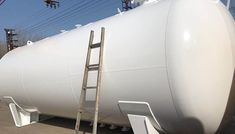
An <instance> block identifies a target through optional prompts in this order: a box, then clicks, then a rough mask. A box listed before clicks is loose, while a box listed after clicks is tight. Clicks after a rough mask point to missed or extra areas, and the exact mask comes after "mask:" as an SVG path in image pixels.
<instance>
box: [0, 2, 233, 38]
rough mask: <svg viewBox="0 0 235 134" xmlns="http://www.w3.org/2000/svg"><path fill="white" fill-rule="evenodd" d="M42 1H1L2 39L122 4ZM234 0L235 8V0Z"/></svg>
mask: <svg viewBox="0 0 235 134" xmlns="http://www.w3.org/2000/svg"><path fill="white" fill-rule="evenodd" d="M0 1H1V0H0ZM43 1H44V0H6V1H5V2H4V3H3V4H2V5H0V42H5V31H4V28H15V29H17V30H19V31H20V33H24V34H25V33H27V34H29V35H35V36H39V37H42V38H43V37H47V36H51V35H54V34H57V33H59V32H60V30H70V29H73V28H75V25H76V24H82V25H85V24H87V23H90V22H94V21H97V20H100V19H103V18H106V17H109V16H112V15H114V14H116V13H117V8H121V0H58V1H59V2H60V7H59V8H57V9H51V8H47V7H46V5H45V3H44V2H43ZM222 1H227V0H222ZM231 2H232V5H234V9H235V0H231ZM18 33H19V32H18ZM21 35H22V34H21Z"/></svg>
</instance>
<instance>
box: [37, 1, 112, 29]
mask: <svg viewBox="0 0 235 134" xmlns="http://www.w3.org/2000/svg"><path fill="white" fill-rule="evenodd" d="M109 2H110V1H109ZM111 2H112V3H114V1H111ZM108 4H110V3H105V4H103V5H102V6H101V7H99V8H97V9H96V10H93V11H92V10H88V11H90V12H83V13H81V14H78V15H79V17H80V18H81V16H85V15H91V14H90V13H92V14H94V13H98V12H101V11H103V10H104V9H105V10H107V9H110V8H113V7H110V6H109V7H107V5H108ZM105 7H107V8H105ZM90 8H92V7H90ZM91 11H92V12H91ZM76 16H77V15H76ZM71 17H75V16H71ZM74 20H75V19H70V20H69V19H66V20H64V21H60V22H64V23H62V24H68V22H70V23H71V22H72V21H74ZM60 22H59V23H60ZM59 23H57V24H59ZM55 26H56V25H53V26H52V27H48V28H47V29H45V28H44V29H43V28H42V29H40V30H38V31H37V33H42V32H46V31H48V30H49V29H53V28H54V27H55ZM35 32H36V31H35Z"/></svg>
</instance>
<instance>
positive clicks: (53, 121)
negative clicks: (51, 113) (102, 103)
mask: <svg viewBox="0 0 235 134" xmlns="http://www.w3.org/2000/svg"><path fill="white" fill-rule="evenodd" d="M40 118H45V117H40ZM40 123H43V124H47V125H52V126H58V127H63V128H68V129H74V127H75V123H76V120H74V119H67V118H61V117H51V118H49V119H43V120H42V121H40ZM109 126H110V125H106V126H105V127H103V128H99V127H98V133H102V134H110V133H111V134H133V131H132V130H129V131H127V132H122V131H121V127H118V128H116V129H114V130H110V129H109ZM80 131H82V132H89V133H91V131H92V127H91V126H90V122H85V121H82V122H81V128H80Z"/></svg>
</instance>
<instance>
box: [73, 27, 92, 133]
mask: <svg viewBox="0 0 235 134" xmlns="http://www.w3.org/2000/svg"><path fill="white" fill-rule="evenodd" d="M93 39H94V31H91V32H90V39H89V45H88V49H87V57H86V63H85V70H84V75H83V82H82V89H81V95H80V98H79V109H78V110H79V111H78V113H77V120H76V125H75V126H76V127H75V130H76V134H78V132H79V127H80V121H81V116H82V112H83V110H84V109H83V102H84V101H85V96H86V89H85V87H86V85H87V79H88V68H87V66H88V65H89V64H90V53H91V48H90V46H91V44H92V43H93Z"/></svg>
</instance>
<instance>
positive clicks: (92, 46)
mask: <svg viewBox="0 0 235 134" xmlns="http://www.w3.org/2000/svg"><path fill="white" fill-rule="evenodd" d="M100 45H101V43H95V44H92V45H90V48H97V47H100Z"/></svg>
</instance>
